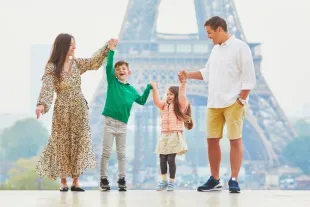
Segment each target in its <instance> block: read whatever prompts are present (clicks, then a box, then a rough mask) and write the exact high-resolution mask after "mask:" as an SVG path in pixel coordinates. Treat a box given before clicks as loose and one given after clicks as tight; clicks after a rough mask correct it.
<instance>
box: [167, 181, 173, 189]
mask: <svg viewBox="0 0 310 207" xmlns="http://www.w3.org/2000/svg"><path fill="white" fill-rule="evenodd" d="M173 190H174V183H173V182H169V183H168V187H167V191H173Z"/></svg>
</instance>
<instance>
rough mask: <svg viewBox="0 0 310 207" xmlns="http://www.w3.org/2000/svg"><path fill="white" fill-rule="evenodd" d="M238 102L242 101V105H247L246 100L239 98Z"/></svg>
mask: <svg viewBox="0 0 310 207" xmlns="http://www.w3.org/2000/svg"><path fill="white" fill-rule="evenodd" d="M238 100H239V101H240V103H242V105H244V104H245V103H246V100H244V99H242V98H240V97H239V98H238Z"/></svg>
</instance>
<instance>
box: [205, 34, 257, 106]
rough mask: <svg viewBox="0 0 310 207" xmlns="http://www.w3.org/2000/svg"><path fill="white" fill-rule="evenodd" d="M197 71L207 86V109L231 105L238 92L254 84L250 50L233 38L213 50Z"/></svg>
mask: <svg viewBox="0 0 310 207" xmlns="http://www.w3.org/2000/svg"><path fill="white" fill-rule="evenodd" d="M200 72H201V74H202V77H203V80H204V81H205V82H207V83H208V87H209V88H208V90H209V91H208V105H207V108H225V107H228V106H231V105H232V104H234V103H235V102H236V100H237V98H238V97H239V94H240V92H241V90H252V89H253V88H254V86H255V84H256V77H255V70H254V64H253V58H252V53H251V50H250V47H249V46H248V45H247V44H246V43H245V42H243V41H241V40H239V39H237V38H235V37H234V36H231V37H230V38H229V39H228V40H227V41H226V42H225V43H223V44H221V45H216V46H214V47H213V49H212V52H211V54H210V57H209V59H208V62H207V63H206V65H205V68H203V69H200Z"/></svg>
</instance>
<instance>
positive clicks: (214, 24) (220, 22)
mask: <svg viewBox="0 0 310 207" xmlns="http://www.w3.org/2000/svg"><path fill="white" fill-rule="evenodd" d="M204 26H205V27H206V26H210V27H211V28H212V29H213V30H214V31H215V30H216V29H217V28H218V27H221V28H222V29H223V30H224V32H227V23H226V21H225V20H224V19H223V18H221V17H219V16H214V17H211V18H210V19H209V20H207V21H206V23H205V25H204Z"/></svg>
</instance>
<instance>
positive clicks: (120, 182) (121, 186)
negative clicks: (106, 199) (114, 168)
mask: <svg viewBox="0 0 310 207" xmlns="http://www.w3.org/2000/svg"><path fill="white" fill-rule="evenodd" d="M117 183H118V191H127V187H126V181H125V178H120V179H118V181H117Z"/></svg>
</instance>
